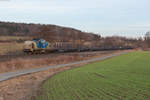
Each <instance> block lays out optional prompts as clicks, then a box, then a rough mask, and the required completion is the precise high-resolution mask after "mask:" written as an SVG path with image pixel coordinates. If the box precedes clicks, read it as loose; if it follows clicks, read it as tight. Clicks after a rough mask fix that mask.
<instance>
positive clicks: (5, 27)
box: [0, 22, 100, 41]
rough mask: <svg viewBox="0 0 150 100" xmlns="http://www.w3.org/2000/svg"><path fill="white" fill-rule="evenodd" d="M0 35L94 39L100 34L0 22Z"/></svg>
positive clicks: (60, 27) (57, 38) (66, 28)
mask: <svg viewBox="0 0 150 100" xmlns="http://www.w3.org/2000/svg"><path fill="white" fill-rule="evenodd" d="M0 36H33V37H44V38H45V37H49V38H50V39H54V40H66V41H67V40H68V39H71V38H72V39H76V40H77V39H82V40H88V41H91V40H95V39H98V38H100V35H97V34H94V33H87V32H82V31H80V30H77V29H74V28H68V27H62V26H57V25H44V24H43V25H42V24H25V23H12V22H0Z"/></svg>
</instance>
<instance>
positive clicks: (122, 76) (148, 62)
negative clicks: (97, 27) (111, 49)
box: [36, 52, 150, 100]
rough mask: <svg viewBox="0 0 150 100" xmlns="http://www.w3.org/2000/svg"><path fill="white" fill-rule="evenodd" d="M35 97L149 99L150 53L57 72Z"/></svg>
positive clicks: (48, 99)
mask: <svg viewBox="0 0 150 100" xmlns="http://www.w3.org/2000/svg"><path fill="white" fill-rule="evenodd" d="M36 100H150V52H134V53H129V54H125V55H122V56H118V57H114V58H112V59H108V60H104V61H101V62H97V63H93V64H88V65H85V66H84V67H80V68H76V69H72V70H69V71H65V72H62V73H60V74H57V75H55V76H53V77H52V78H50V79H49V80H47V81H46V82H45V83H44V84H43V86H42V91H41V93H40V95H39V96H37V97H36Z"/></svg>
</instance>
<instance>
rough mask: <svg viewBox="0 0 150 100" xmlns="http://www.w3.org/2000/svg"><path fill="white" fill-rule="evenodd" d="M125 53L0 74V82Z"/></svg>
mask: <svg viewBox="0 0 150 100" xmlns="http://www.w3.org/2000/svg"><path fill="white" fill-rule="evenodd" d="M84 53H85V52H84ZM126 53H128V52H122V53H116V54H112V55H109V56H104V57H100V58H94V59H90V60H84V61H78V62H74V63H68V64H61V65H56V66H48V67H42V68H34V69H29V70H19V71H16V72H7V73H3V74H0V82H2V81H5V80H8V79H12V78H15V77H19V76H22V75H26V74H31V73H35V72H40V71H45V70H48V69H52V68H60V67H65V66H73V65H78V64H83V63H91V62H96V61H101V60H105V59H108V58H112V57H115V56H119V55H122V54H126Z"/></svg>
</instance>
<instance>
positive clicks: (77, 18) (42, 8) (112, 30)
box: [0, 0, 150, 37]
mask: <svg viewBox="0 0 150 100" xmlns="http://www.w3.org/2000/svg"><path fill="white" fill-rule="evenodd" d="M149 10H150V0H0V21H11V22H26V23H42V24H56V25H61V26H67V27H73V28H77V29H80V30H82V31H87V32H95V33H99V34H101V35H103V36H108V35H109V36H110V35H121V36H129V37H138V36H142V35H144V34H145V33H146V32H147V31H149V30H150V11H149Z"/></svg>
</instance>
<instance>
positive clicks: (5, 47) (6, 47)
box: [0, 43, 23, 55]
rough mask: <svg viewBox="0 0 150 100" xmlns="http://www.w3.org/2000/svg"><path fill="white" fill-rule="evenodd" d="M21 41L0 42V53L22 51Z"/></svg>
mask: <svg viewBox="0 0 150 100" xmlns="http://www.w3.org/2000/svg"><path fill="white" fill-rule="evenodd" d="M22 49H23V43H0V55H6V54H8V53H10V52H16V51H22Z"/></svg>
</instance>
